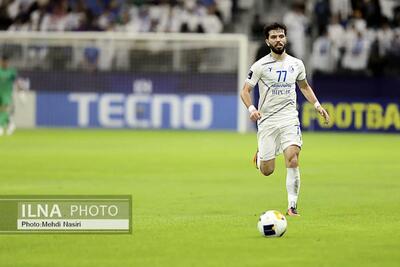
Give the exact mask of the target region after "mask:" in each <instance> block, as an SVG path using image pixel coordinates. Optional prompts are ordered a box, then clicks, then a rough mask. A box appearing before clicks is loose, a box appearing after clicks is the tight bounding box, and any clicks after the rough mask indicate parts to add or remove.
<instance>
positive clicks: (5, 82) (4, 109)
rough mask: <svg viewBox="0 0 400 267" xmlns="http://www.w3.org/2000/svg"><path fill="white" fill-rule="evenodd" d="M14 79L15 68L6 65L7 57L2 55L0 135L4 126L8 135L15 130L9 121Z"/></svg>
mask: <svg viewBox="0 0 400 267" xmlns="http://www.w3.org/2000/svg"><path fill="white" fill-rule="evenodd" d="M16 79H17V72H16V70H15V69H12V68H9V67H8V58H7V56H5V55H3V56H2V57H1V62H0V136H1V135H3V134H4V129H5V128H6V129H7V134H8V135H11V134H12V133H13V132H14V130H15V125H14V123H12V122H10V110H11V104H12V93H13V87H14V82H15V81H16Z"/></svg>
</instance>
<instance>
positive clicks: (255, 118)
mask: <svg viewBox="0 0 400 267" xmlns="http://www.w3.org/2000/svg"><path fill="white" fill-rule="evenodd" d="M250 119H251V120H252V121H254V122H256V121H258V120H259V119H261V113H260V112H259V111H258V110H255V111H253V112H252V113H251V114H250Z"/></svg>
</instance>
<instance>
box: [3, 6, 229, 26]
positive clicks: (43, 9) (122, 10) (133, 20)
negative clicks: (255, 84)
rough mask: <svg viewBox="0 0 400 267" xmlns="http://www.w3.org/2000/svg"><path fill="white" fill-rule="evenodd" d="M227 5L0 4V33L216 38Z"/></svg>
mask: <svg viewBox="0 0 400 267" xmlns="http://www.w3.org/2000/svg"><path fill="white" fill-rule="evenodd" d="M231 18H232V0H200V1H199V0H0V30H9V31H121V32H196V33H220V32H222V31H223V29H224V25H226V24H228V23H230V21H231Z"/></svg>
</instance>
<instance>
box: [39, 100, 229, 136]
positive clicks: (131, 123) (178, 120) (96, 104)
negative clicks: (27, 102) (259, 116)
mask: <svg viewBox="0 0 400 267" xmlns="http://www.w3.org/2000/svg"><path fill="white" fill-rule="evenodd" d="M36 125H37V126H39V127H83V128H85V127H105V128H143V129H167V128H168V129H187V130H236V128H237V96H236V94H231V95H217V94H213V95H205V94H179V95H178V94H123V93H90V92H89V93H44V92H38V93H37V94H36Z"/></svg>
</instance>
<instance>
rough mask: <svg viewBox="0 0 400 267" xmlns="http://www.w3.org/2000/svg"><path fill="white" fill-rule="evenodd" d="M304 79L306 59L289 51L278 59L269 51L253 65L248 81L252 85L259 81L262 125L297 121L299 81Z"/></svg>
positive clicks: (259, 121) (260, 120)
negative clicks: (303, 60) (297, 89)
mask: <svg viewBox="0 0 400 267" xmlns="http://www.w3.org/2000/svg"><path fill="white" fill-rule="evenodd" d="M305 78H306V71H305V67H304V64H303V62H302V61H301V60H300V59H297V58H295V57H292V56H289V55H287V54H286V56H285V58H284V59H283V60H279V61H278V60H276V59H274V58H273V57H272V56H271V54H268V55H266V56H265V57H263V58H261V59H260V60H258V61H257V62H255V63H254V64H253V65H252V66H251V68H250V72H249V74H248V77H247V80H246V82H247V83H248V84H249V85H251V86H252V87H254V86H255V85H256V84H257V83H258V88H259V91H260V99H259V101H258V110H259V111H260V113H261V119H259V120H258V124H259V126H260V125H261V124H268V125H271V124H275V125H276V124H286V123H292V122H298V112H297V109H296V81H301V80H304V79H305Z"/></svg>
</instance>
